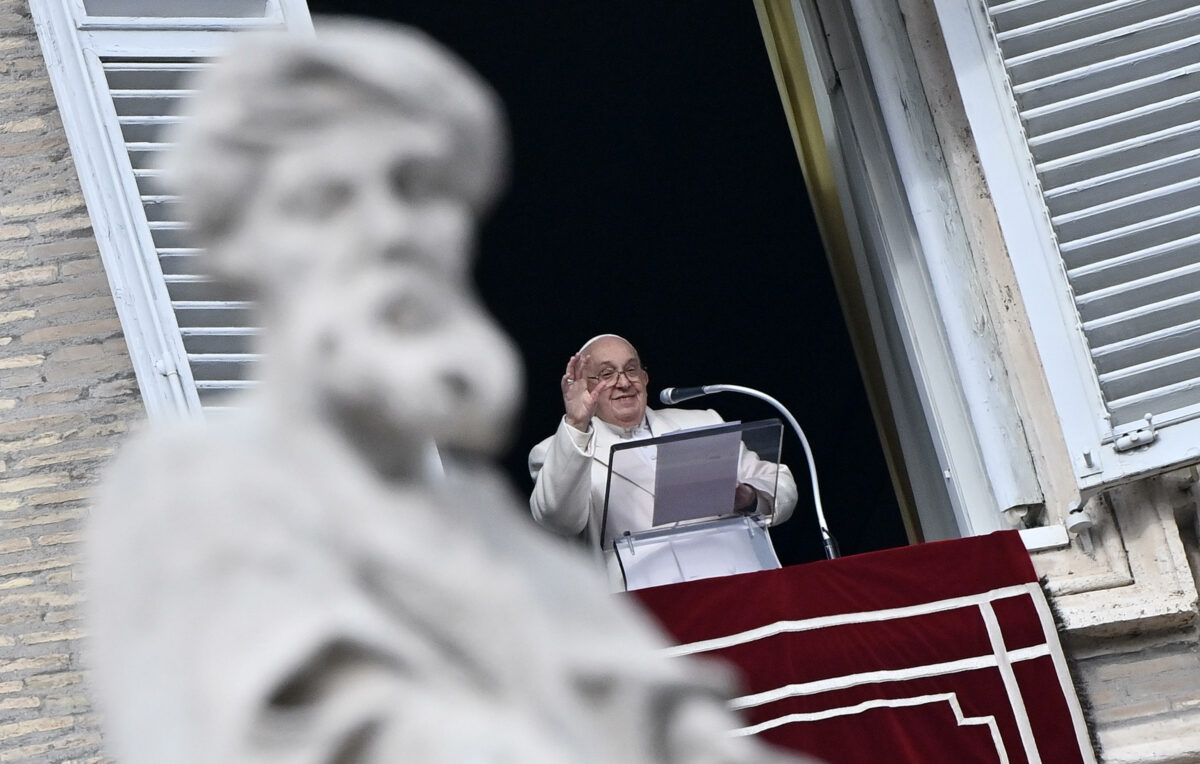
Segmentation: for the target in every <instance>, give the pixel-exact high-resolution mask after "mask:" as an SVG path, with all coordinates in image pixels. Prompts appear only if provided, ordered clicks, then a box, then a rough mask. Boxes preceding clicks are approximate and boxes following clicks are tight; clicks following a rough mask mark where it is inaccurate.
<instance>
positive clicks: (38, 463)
mask: <svg viewBox="0 0 1200 764" xmlns="http://www.w3.org/2000/svg"><path fill="white" fill-rule="evenodd" d="M142 415H143V410H142V406H141V403H140V401H139V399H138V394H137V386H136V383H135V381H134V377H133V369H132V366H131V364H130V361H129V357H128V355H127V353H126V349H125V343H124V340H123V339H122V336H121V331H120V324H119V322H118V320H117V314H116V310H115V308H114V305H113V299H112V295H111V293H110V290H109V286H108V282H107V280H106V278H105V275H104V272H103V268H102V266H101V262H100V257H99V255H98V253H97V249H96V242H95V240H94V238H93V236H92V231H91V229H90V226H89V221H88V216H87V212H86V210H85V208H84V202H83V197H82V195H81V193H80V188H79V181H78V178H77V176H76V174H75V167H74V164H73V163H72V161H71V155H70V152H69V151H68V148H67V140H66V136H65V134H64V133H63V128H62V124H61V121H60V120H59V116H58V112H57V108H56V106H55V102H54V95H53V92H52V90H51V87H50V82H49V80H48V78H47V74H46V68H45V64H44V62H43V59H42V55H41V49H40V47H39V45H38V40H37V36H36V34H35V33H34V27H33V22H32V20H31V19H30V16H29V10H28V7H27V0H0V762H16V761H36V762H50V761H54V762H59V761H75V762H84V761H98V760H100V757H101V755H102V754H101V752H100V749H101V743H100V735H99V731H98V725H97V720H96V715H95V714H94V713H93V711H92V708H91V704H90V702H89V699H88V694H87V688H86V676H87V674H86V670H85V665H84V663H85V661H84V660H83V659H82V658H81V652H82V649H81V648H82V641H81V640H82V638H83V627H82V623H81V612H80V611H81V606H82V603H81V597H82V590H81V581H80V575H79V570H78V560H79V551H78V549H79V544H78V542H79V534H80V524H81V521H82V520H83V518H84V516H85V514H86V513H87V497H88V492H89V490H90V489H91V488H92V487H93V486H94V484H95V483H96V481H97V478H98V475H99V472H100V469H101V467H102V466H103V464H104V462H105V460H106V458H107V457H108V456H109V455H110V454H111V453H112V452H113V450H114V448H115V446H116V445H117V443H118V442H119V437H116V436H119V435H120V433H122V432H124V431H125V430H126V429H128V428H129V426H130V425H131V424H132V423H133V422H134V421H136V420H137V419H140V418H141V417H142Z"/></svg>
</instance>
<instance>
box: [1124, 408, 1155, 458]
mask: <svg viewBox="0 0 1200 764" xmlns="http://www.w3.org/2000/svg"><path fill="white" fill-rule="evenodd" d="M1144 419H1145V421H1146V426H1145V427H1139V428H1138V429H1136V430H1133V431H1132V432H1127V433H1125V434H1124V435H1122V436H1121V437H1119V438H1117V439H1116V440H1114V441H1113V449H1114V450H1116V451H1129V450H1132V449H1134V448H1139V447H1141V446H1148V445H1150V444H1151V443H1153V442H1154V441H1155V440H1158V432H1157V431H1155V429H1154V420H1153V418H1152V417H1151V415H1150V414H1147V415H1146V416H1145V417H1144Z"/></svg>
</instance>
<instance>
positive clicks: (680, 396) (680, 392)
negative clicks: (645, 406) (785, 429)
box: [658, 385, 838, 560]
mask: <svg viewBox="0 0 1200 764" xmlns="http://www.w3.org/2000/svg"><path fill="white" fill-rule="evenodd" d="M713 393H741V394H743V395H749V396H750V397H752V398H758V399H759V400H760V401H765V402H767V403H769V404H771V405H772V406H774V407H775V410H776V411H778V412H779V413H780V414H783V418H784V419H786V420H787V422H788V424H790V425H791V426H792V430H794V431H795V433H796V435H797V437H799V438H800V445H801V446H803V447H804V456H805V458H806V459H808V474H809V477H810V478H812V490H813V507H814V508H815V509H816V511H817V524H818V525H819V526H820V527H821V543H822V545H823V546H824V547H825V559H827V560H832V559H834V558H835V557H837V556H838V546H837V540H836V539H834V537H833V535H832V534H831V533H830V532H829V525H828V524H827V523H826V522H825V509H824V507H822V506H821V488H820V486H818V485H817V465H816V463H815V462H814V461H813V455H812V449H811V448H810V447H809V445H808V438H806V437H805V436H804V430H802V429H801V428H800V423H799V422H797V421H796V417H794V416H792V412H790V411H788V410H787V408H785V407H784V405H783V404H782V403H780V402H779V401H777V400H775V399H774V398H772V397H771V396H769V395H767V394H766V393H762V392H759V391H758V390H754V389H753V388H749V387H742V386H741V385H701V386H700V387H668V388H666V389H664V390H663V391H662V392H661V393H659V394H658V399H659V400H660V401H662V402H663V403H665V404H667V405H671V404H674V403H679V402H680V401H686V400H690V399H692V398H699V397H701V396H703V395H712V394H713Z"/></svg>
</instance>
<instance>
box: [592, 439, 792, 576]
mask: <svg viewBox="0 0 1200 764" xmlns="http://www.w3.org/2000/svg"><path fill="white" fill-rule="evenodd" d="M782 440H783V425H782V423H781V422H780V421H779V420H778V419H768V420H763V421H759V422H749V423H745V424H743V423H741V422H728V423H723V424H718V425H714V426H711V427H701V428H696V429H692V430H681V431H678V432H672V433H670V434H668V435H663V436H661V437H657V438H648V439H644V440H634V441H629V442H626V443H619V444H617V445H615V446H613V447H612V452H611V458H610V459H609V465H608V485H607V488H606V491H605V502H604V525H603V531H602V539H603V543H604V546H605V548H607V549H612V550H613V551H614V552H615V553H616V557H617V560H618V562H619V563H620V566H621V572H622V575H623V576H624V578H625V588H626V589H627V590H630V591H632V590H634V589H642V588H645V587H648V586H659V585H662V584H669V583H677V582H680V581H692V580H695V579H699V578H712V577H714V576H726V575H732V574H734V573H747V572H750V571H755V570H769V569H772V568H778V567H780V565H779V558H778V557H777V556H776V555H775V548H774V547H773V546H772V544H771V536H770V534H769V533H768V532H767V525H768V524H769V522H770V518H771V513H772V512H773V510H774V506H775V493H776V486H777V483H778V475H779V449H780V445H781V443H782ZM739 487H740V490H739Z"/></svg>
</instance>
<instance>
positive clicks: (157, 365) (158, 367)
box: [154, 358, 179, 377]
mask: <svg viewBox="0 0 1200 764" xmlns="http://www.w3.org/2000/svg"><path fill="white" fill-rule="evenodd" d="M154 370H155V371H157V372H158V373H159V374H161V375H163V376H164V377H170V376H175V377H178V376H179V369H178V368H177V367H176V366H175V363H174V361H172V360H171V359H170V358H160V359H158V360H157V361H155V362H154Z"/></svg>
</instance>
